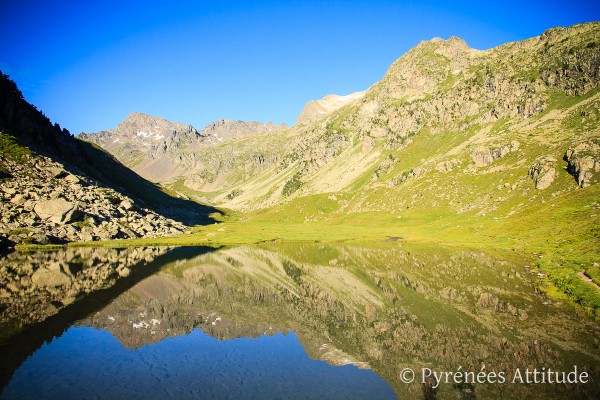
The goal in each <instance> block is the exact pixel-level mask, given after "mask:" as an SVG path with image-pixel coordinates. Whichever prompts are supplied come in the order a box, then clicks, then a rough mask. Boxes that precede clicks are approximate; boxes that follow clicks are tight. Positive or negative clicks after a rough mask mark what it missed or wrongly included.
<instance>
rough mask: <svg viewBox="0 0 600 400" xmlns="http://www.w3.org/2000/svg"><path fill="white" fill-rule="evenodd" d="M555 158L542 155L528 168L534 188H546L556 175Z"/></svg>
mask: <svg viewBox="0 0 600 400" xmlns="http://www.w3.org/2000/svg"><path fill="white" fill-rule="evenodd" d="M555 164H556V159H554V158H552V157H544V158H542V159H540V160H539V161H537V162H536V163H535V164H534V165H532V166H531V168H529V176H531V178H532V179H533V181H534V182H535V188H536V189H540V190H543V189H547V188H548V187H549V186H550V184H552V182H554V178H555V177H556V169H555Z"/></svg>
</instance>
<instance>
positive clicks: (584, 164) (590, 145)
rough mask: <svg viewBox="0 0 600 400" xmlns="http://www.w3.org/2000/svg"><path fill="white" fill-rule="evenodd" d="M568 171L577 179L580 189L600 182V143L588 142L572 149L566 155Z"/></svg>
mask: <svg viewBox="0 0 600 400" xmlns="http://www.w3.org/2000/svg"><path fill="white" fill-rule="evenodd" d="M565 161H567V162H568V166H567V171H569V173H570V174H571V175H573V176H574V177H575V179H576V180H577V184H578V185H579V187H582V188H584V187H587V186H589V185H591V184H592V183H596V182H597V181H598V174H599V173H600V141H592V140H590V141H586V142H583V143H579V144H577V145H575V146H572V147H570V148H569V149H568V150H567V153H566V154H565Z"/></svg>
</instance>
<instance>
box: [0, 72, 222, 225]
mask: <svg viewBox="0 0 600 400" xmlns="http://www.w3.org/2000/svg"><path fill="white" fill-rule="evenodd" d="M0 132H2V133H3V137H2V149H1V152H0V155H2V156H3V157H4V158H5V159H11V158H12V159H14V160H15V161H16V162H17V163H18V161H19V160H18V159H15V156H17V157H18V156H19V155H21V154H25V153H31V154H33V155H41V156H44V157H47V158H50V159H51V160H52V161H54V162H56V163H59V164H61V165H62V168H63V169H65V170H66V171H68V172H69V173H71V174H75V175H78V176H80V177H87V178H90V179H91V181H94V182H96V183H97V184H98V185H99V186H103V187H107V188H112V189H114V190H116V191H117V192H120V193H123V194H125V195H127V196H129V197H131V198H133V199H135V200H136V202H137V203H138V205H140V206H142V207H145V208H149V209H152V210H153V211H154V212H157V213H159V214H162V215H165V216H167V217H169V218H172V219H175V220H178V221H179V222H183V223H186V224H198V223H207V222H211V221H212V218H211V217H210V216H209V215H210V214H211V213H212V212H215V211H216V210H215V209H214V208H212V207H205V206H201V205H199V204H198V203H195V202H190V201H185V200H182V199H178V198H174V197H172V196H170V195H168V194H166V193H164V192H163V191H162V190H161V189H160V188H158V187H157V186H156V185H155V184H153V183H151V182H149V181H147V180H145V179H143V178H142V177H140V176H139V175H137V174H136V173H135V172H133V171H131V170H130V169H128V168H127V167H125V166H124V165H122V164H121V163H119V162H118V161H117V160H115V158H114V157H112V156H111V155H110V154H109V153H107V152H105V151H103V150H101V149H99V148H98V147H97V146H95V145H92V144H90V143H88V142H85V141H82V140H79V139H77V138H75V137H73V136H72V135H71V134H70V133H69V132H68V131H67V130H66V129H62V128H61V127H60V126H59V125H58V124H52V123H51V122H50V120H49V119H48V117H46V116H45V115H44V114H42V113H41V112H40V111H39V110H38V109H37V108H35V106H33V105H31V104H29V103H28V102H27V101H25V99H24V98H23V95H22V93H21V92H20V91H19V89H18V88H17V86H16V85H15V83H14V82H13V81H11V80H10V79H9V77H8V76H6V75H4V74H1V73H0ZM23 149H27V150H23ZM0 171H4V172H3V175H4V176H13V177H15V174H13V173H12V172H11V171H10V170H8V169H7V166H6V165H3V163H2V165H0Z"/></svg>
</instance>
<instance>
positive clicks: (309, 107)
mask: <svg viewBox="0 0 600 400" xmlns="http://www.w3.org/2000/svg"><path fill="white" fill-rule="evenodd" d="M365 93H366V92H354V93H350V94H348V95H346V96H340V95H337V94H328V95H327V96H325V97H323V98H322V99H319V100H310V101H309V102H308V103H306V105H305V106H304V108H303V109H302V111H301V112H300V115H299V116H298V118H297V119H296V125H303V124H307V123H309V122H312V121H315V120H317V119H319V118H321V117H324V116H326V115H328V114H330V113H332V112H333V111H336V110H339V109H340V108H342V107H343V106H345V105H346V104H349V103H351V102H353V101H355V100H358V99H361V98H362V97H363V96H364V95H365Z"/></svg>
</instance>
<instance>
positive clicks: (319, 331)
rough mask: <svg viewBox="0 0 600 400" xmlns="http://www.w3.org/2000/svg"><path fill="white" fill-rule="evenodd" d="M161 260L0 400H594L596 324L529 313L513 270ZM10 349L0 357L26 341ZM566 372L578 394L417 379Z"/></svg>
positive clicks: (405, 257)
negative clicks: (575, 374) (42, 399)
mask: <svg viewBox="0 0 600 400" xmlns="http://www.w3.org/2000/svg"><path fill="white" fill-rule="evenodd" d="M160 257H163V258H164V259H165V262H164V263H162V264H161V265H160V267H159V268H157V269H156V271H157V272H155V273H154V274H152V275H151V276H143V277H142V278H141V279H140V280H139V281H137V283H136V284H134V285H131V287H127V288H126V290H123V291H121V292H115V294H114V296H113V297H112V298H111V299H110V301H107V302H106V303H105V304H103V306H102V307H98V308H97V309H90V310H88V314H84V315H80V314H78V313H72V315H73V317H74V318H73V319H72V320H71V322H70V323H69V324H68V325H67V326H65V327H64V328H65V329H67V328H68V329H67V331H66V333H64V334H63V335H62V336H60V337H59V338H57V339H54V340H52V342H51V343H50V344H46V345H43V346H42V347H41V348H40V349H39V350H37V351H36V352H35V353H34V354H33V356H31V357H30V358H29V359H28V360H26V361H25V362H24V363H23V364H22V365H21V366H20V367H19V369H17V370H16V371H14V373H13V374H12V378H11V380H10V382H9V383H8V384H7V385H6V387H5V388H4V391H3V392H2V396H0V397H1V398H14V397H17V398H19V396H21V397H20V398H38V396H41V395H42V393H46V395H45V396H46V397H61V398H65V397H68V396H71V397H73V398H82V397H98V398H113V397H115V396H117V397H127V398H131V397H144V398H150V397H156V398H163V397H177V398H185V397H186V396H188V397H196V398H198V397H200V398H204V397H215V398H368V399H374V398H390V397H391V398H393V397H396V396H397V397H399V398H438V399H443V398H464V399H467V398H529V399H538V398H539V399H549V398H550V399H551V398H556V399H561V398H600V389H599V385H598V382H599V379H600V374H599V371H600V367H599V366H600V335H599V334H600V327H599V325H598V323H597V322H594V321H587V320H585V319H584V318H582V317H579V316H577V315H576V314H575V313H574V311H573V310H572V309H570V308H569V307H566V306H564V305H561V304H553V303H552V302H550V301H548V300H547V299H544V298H540V297H539V296H538V295H537V294H536V291H535V290H534V280H535V279H537V278H535V277H534V276H532V275H530V274H529V273H528V270H527V269H525V268H523V263H521V262H519V259H518V258H516V257H515V256H514V255H512V256H506V257H504V258H502V259H496V258H493V257H491V256H489V255H486V254H483V253H479V252H471V251H458V250H448V249H442V248H436V249H431V248H427V247H425V246H420V245H406V244H399V243H390V244H379V245H364V246H361V245H325V244H278V243H269V244H263V245H259V246H242V247H236V248H225V249H219V250H217V251H214V252H206V251H202V252H197V255H195V256H191V255H189V254H188V255H187V256H186V257H181V258H180V259H177V258H176V257H167V258H165V256H162V255H161V256H160ZM75 305H76V304H75ZM90 313H91V314H90ZM86 315H87V316H86ZM43 324H44V322H42V323H40V324H39V325H37V326H40V327H41V328H43ZM69 325H72V326H71V327H70V328H69ZM35 327H36V325H34V326H33V328H32V329H35ZM198 328H199V329H198ZM26 334H27V332H25V331H24V332H23V333H22V334H21V335H26ZM15 338H18V335H16V336H15ZM15 338H12V339H9V340H8V341H7V346H8V345H10V344H11V343H22V342H23V341H24V340H25V341H26V339H27V338H26V337H25V338H23V337H20V338H18V340H17V339H15ZM119 342H120V343H119ZM313 360H321V361H313ZM323 361H326V363H325V362H323ZM575 365H577V366H578V369H579V370H580V371H587V372H589V373H590V376H591V377H590V380H589V382H588V383H587V384H578V385H551V384H541V385H523V384H510V379H509V380H508V381H509V382H507V383H504V384H490V383H487V384H479V383H474V384H471V383H467V384H458V385H457V384H453V383H451V382H450V383H442V384H440V385H439V387H437V388H433V387H432V386H433V385H432V382H431V380H428V381H427V382H425V383H423V382H421V376H420V371H421V370H422V369H423V368H432V369H434V370H436V371H456V370H457V369H458V368H459V367H461V369H462V371H477V372H478V371H480V370H481V369H482V367H484V366H485V368H486V370H487V371H497V372H499V371H504V372H505V373H506V374H507V376H512V372H513V371H515V369H517V368H522V369H524V368H527V367H530V368H534V367H537V368H538V369H541V368H542V367H545V368H548V367H551V368H552V369H553V370H563V371H571V370H572V369H573V367H574V366H575ZM334 366H335V367H334ZM340 366H343V367H340ZM403 368H411V369H413V370H414V371H416V373H417V376H416V379H415V380H414V382H412V383H403V382H402V380H401V379H400V371H401V370H402V369H403ZM373 372H374V373H373ZM375 374H377V375H375ZM379 377H381V378H383V379H384V380H385V381H383V380H382V379H380V378H379ZM17 394H18V395H17Z"/></svg>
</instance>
